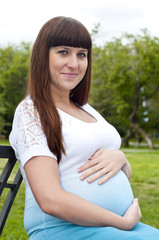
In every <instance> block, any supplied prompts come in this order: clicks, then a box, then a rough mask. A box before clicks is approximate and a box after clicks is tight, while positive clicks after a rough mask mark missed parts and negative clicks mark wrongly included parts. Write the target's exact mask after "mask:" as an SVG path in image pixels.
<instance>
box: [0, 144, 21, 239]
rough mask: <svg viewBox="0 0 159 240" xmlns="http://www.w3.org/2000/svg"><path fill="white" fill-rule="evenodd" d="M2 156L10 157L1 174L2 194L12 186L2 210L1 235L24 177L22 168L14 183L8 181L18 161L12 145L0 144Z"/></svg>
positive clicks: (0, 217)
mask: <svg viewBox="0 0 159 240" xmlns="http://www.w3.org/2000/svg"><path fill="white" fill-rule="evenodd" d="M0 158H8V161H7V163H6V165H5V167H4V169H3V171H2V173H1V176H0V196H1V194H2V192H3V190H4V188H10V190H9V192H8V194H7V197H6V199H5V202H4V204H3V207H2V209H1V212H0V235H1V233H2V230H3V228H4V225H5V222H6V220H7V217H8V214H9V212H10V209H11V207H12V204H13V202H14V199H15V197H16V194H17V192H18V190H19V187H20V185H21V182H22V180H23V179H22V175H21V172H20V169H18V171H17V173H16V176H15V178H14V180H13V182H12V183H10V182H9V183H8V182H7V181H8V179H9V176H10V175H11V173H12V170H13V168H14V166H15V164H16V161H17V159H16V157H15V154H14V150H13V149H12V147H11V146H4V145H0Z"/></svg>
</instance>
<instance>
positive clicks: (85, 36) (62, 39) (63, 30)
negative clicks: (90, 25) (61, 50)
mask: <svg viewBox="0 0 159 240" xmlns="http://www.w3.org/2000/svg"><path fill="white" fill-rule="evenodd" d="M53 33H54V35H52V36H50V44H49V45H50V47H57V46H70V47H78V48H84V49H88V50H90V49H91V47H92V41H91V38H90V34H89V33H88V31H87V29H86V28H85V27H84V26H83V25H82V24H81V23H80V22H78V21H77V20H74V19H72V18H62V19H61V21H60V22H58V24H56V31H53Z"/></svg>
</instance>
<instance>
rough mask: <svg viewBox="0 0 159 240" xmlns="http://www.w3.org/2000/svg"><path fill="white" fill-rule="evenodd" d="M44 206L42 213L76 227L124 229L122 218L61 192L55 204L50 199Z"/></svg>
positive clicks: (75, 196) (70, 194)
mask: <svg viewBox="0 0 159 240" xmlns="http://www.w3.org/2000/svg"><path fill="white" fill-rule="evenodd" d="M44 206H45V207H44V208H43V211H45V212H46V213H47V214H50V215H53V216H54V217H57V218H61V219H63V220H66V221H69V222H72V223H74V224H77V225H82V226H94V227H106V226H114V227H117V228H120V229H124V219H123V217H121V216H119V215H117V214H115V213H112V212H110V211H108V210H106V209H104V208H101V207H99V206H97V205H95V204H93V203H91V202H89V201H87V200H85V199H83V198H81V197H79V196H77V195H75V194H72V193H69V192H66V191H63V190H61V192H59V194H58V197H57V202H56V201H55V199H54V200H53V202H52V201H51V199H50V200H49V201H48V202H47V203H46V202H45V205H44Z"/></svg>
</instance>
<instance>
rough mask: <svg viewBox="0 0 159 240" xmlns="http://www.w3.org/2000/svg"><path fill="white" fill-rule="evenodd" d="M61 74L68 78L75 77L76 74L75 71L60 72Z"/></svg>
mask: <svg viewBox="0 0 159 240" xmlns="http://www.w3.org/2000/svg"><path fill="white" fill-rule="evenodd" d="M62 74H63V75H64V76H66V77H68V78H75V77H77V75H78V74H77V73H62Z"/></svg>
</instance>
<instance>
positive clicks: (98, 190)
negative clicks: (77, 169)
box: [61, 171, 133, 216]
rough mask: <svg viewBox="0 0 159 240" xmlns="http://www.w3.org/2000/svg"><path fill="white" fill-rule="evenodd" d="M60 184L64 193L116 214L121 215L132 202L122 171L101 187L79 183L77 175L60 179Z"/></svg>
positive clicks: (128, 185) (94, 184)
mask: <svg viewBox="0 0 159 240" xmlns="http://www.w3.org/2000/svg"><path fill="white" fill-rule="evenodd" d="M61 184H62V186H63V188H64V189H65V190H66V191H69V192H72V193H74V194H76V195H78V196H80V197H82V198H84V199H86V200H88V201H90V202H92V203H95V204H97V205H98V206H101V207H103V208H105V209H107V210H110V211H112V212H114V213H116V214H119V215H121V216H122V215H123V214H124V213H125V211H126V210H127V208H128V207H129V206H130V205H131V203H132V200H133V192H132V189H131V186H130V183H129V180H128V179H127V177H126V175H125V174H124V172H123V171H119V172H118V173H117V174H116V175H115V176H113V177H112V178H111V179H110V180H108V181H107V182H106V183H104V184H102V185H98V182H97V181H95V182H93V183H91V184H90V183H88V182H87V181H86V180H84V181H81V180H80V179H79V174H78V173H73V174H71V175H70V176H67V178H66V177H65V178H62V176H61Z"/></svg>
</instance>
